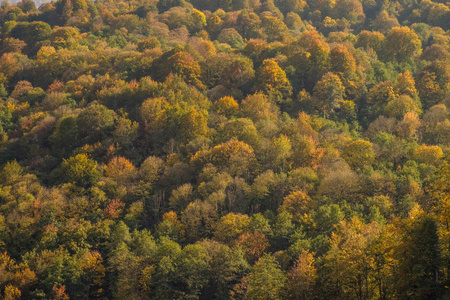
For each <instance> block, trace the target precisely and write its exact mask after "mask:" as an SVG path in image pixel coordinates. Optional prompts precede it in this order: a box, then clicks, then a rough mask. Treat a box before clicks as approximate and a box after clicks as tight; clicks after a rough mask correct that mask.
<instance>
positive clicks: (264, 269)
mask: <svg viewBox="0 0 450 300" xmlns="http://www.w3.org/2000/svg"><path fill="white" fill-rule="evenodd" d="M247 281H248V290H247V292H246V293H245V297H244V299H249V300H253V299H261V300H265V299H267V300H268V299H273V300H275V299H280V298H281V297H282V293H283V289H284V286H285V282H286V275H285V274H284V273H283V271H282V270H281V269H280V266H279V265H278V263H277V261H276V260H275V257H273V256H272V255H270V254H266V255H264V256H263V257H261V258H260V259H259V260H258V262H257V263H256V264H255V265H254V266H253V268H252V270H251V272H250V274H249V275H248V277H247Z"/></svg>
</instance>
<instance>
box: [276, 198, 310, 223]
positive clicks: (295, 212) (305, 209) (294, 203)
mask: <svg viewBox="0 0 450 300" xmlns="http://www.w3.org/2000/svg"><path fill="white" fill-rule="evenodd" d="M314 207H315V203H314V202H313V200H312V199H311V197H309V196H308V194H306V193H305V192H303V191H295V192H292V193H290V194H289V195H287V196H286V197H284V200H283V204H282V205H281V206H280V208H279V210H280V211H286V212H288V213H290V214H291V215H292V216H293V219H294V221H296V222H301V221H302V220H303V219H304V218H305V217H306V216H307V215H308V214H309V213H310V211H311V210H312V209H313V208H314Z"/></svg>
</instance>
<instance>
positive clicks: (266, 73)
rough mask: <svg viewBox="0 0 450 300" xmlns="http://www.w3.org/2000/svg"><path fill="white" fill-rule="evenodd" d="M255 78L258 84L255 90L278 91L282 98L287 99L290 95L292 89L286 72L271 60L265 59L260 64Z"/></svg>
mask: <svg viewBox="0 0 450 300" xmlns="http://www.w3.org/2000/svg"><path fill="white" fill-rule="evenodd" d="M256 77H257V78H258V82H259V84H258V86H257V88H258V89H259V90H261V91H265V92H269V91H278V92H280V93H281V94H282V95H283V97H288V96H290V95H291V93H292V87H291V84H290V82H289V80H288V79H287V78H286V72H285V71H284V70H283V69H281V68H280V66H279V65H278V63H277V62H276V61H275V60H273V59H266V60H264V61H263V62H262V64H261V66H260V67H259V69H258V72H257V74H256Z"/></svg>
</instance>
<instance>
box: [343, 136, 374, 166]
mask: <svg viewBox="0 0 450 300" xmlns="http://www.w3.org/2000/svg"><path fill="white" fill-rule="evenodd" d="M342 158H344V159H345V161H346V162H347V163H348V164H349V165H350V166H351V167H352V168H355V169H362V168H364V167H365V166H370V165H371V164H372V163H373V160H374V158H375V153H374V152H373V148H372V143H371V142H369V141H366V140H361V139H360V140H356V141H352V142H350V143H349V144H348V145H347V147H345V149H344V152H343V153H342Z"/></svg>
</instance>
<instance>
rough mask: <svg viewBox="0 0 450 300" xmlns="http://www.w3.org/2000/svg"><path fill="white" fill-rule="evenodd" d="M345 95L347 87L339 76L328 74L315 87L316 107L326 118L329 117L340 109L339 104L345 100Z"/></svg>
mask: <svg viewBox="0 0 450 300" xmlns="http://www.w3.org/2000/svg"><path fill="white" fill-rule="evenodd" d="M344 94H345V87H344V86H343V85H342V82H341V80H340V79H339V76H337V75H336V74H334V73H331V72H328V73H326V74H325V75H323V76H322V78H321V79H320V81H318V82H317V83H316V85H315V86H314V89H313V96H314V100H315V102H314V106H315V107H316V109H317V110H318V111H319V112H321V113H322V114H323V115H324V116H325V117H329V116H330V115H331V114H332V113H333V112H334V111H335V110H336V109H337V108H338V107H339V102H340V101H342V100H343V98H344Z"/></svg>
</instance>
